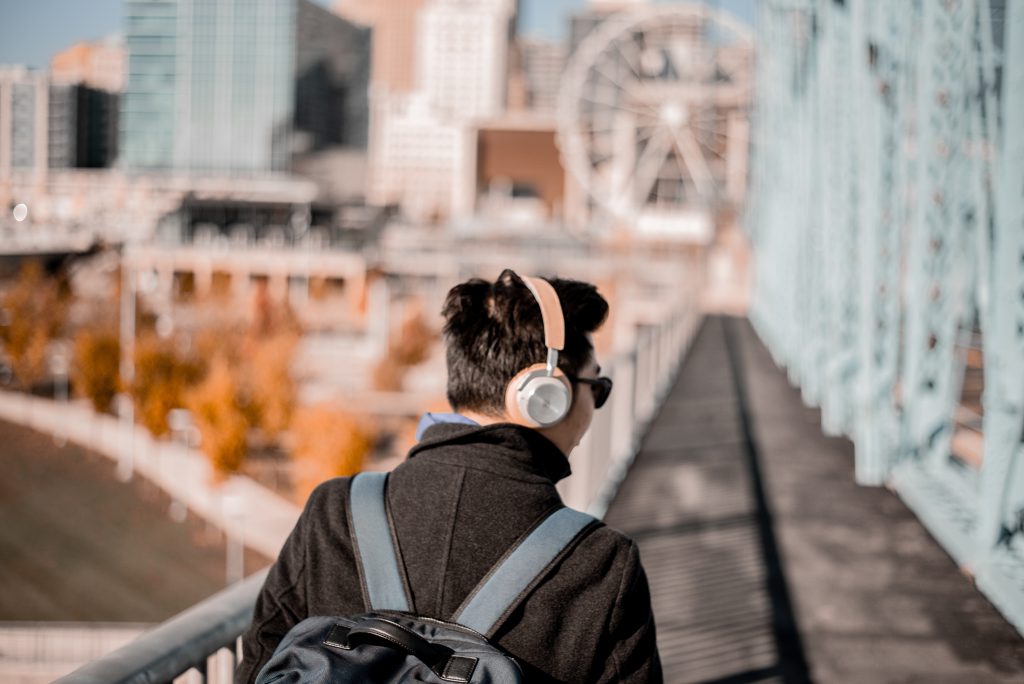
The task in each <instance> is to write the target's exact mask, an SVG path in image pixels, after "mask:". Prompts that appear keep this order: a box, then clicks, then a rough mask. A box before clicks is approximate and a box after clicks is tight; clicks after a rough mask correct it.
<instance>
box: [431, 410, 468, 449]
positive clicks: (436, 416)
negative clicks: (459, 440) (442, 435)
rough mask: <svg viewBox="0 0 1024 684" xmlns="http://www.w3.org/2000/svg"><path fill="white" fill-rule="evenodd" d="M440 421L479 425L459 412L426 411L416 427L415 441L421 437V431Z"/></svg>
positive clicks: (438, 423)
mask: <svg viewBox="0 0 1024 684" xmlns="http://www.w3.org/2000/svg"><path fill="white" fill-rule="evenodd" d="M441 423H462V424H463V425H480V423H478V422H476V421H475V420H473V419H472V418H467V417H466V416H464V415H462V414H461V413H430V412H429V411H428V412H427V413H424V414H423V417H422V418H420V424H419V425H418V426H417V427H416V441H417V442H418V441H420V440H421V439H423V432H424V431H425V430H426V429H427V428H428V427H430V426H431V425H440V424H441Z"/></svg>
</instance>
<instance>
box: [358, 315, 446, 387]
mask: <svg viewBox="0 0 1024 684" xmlns="http://www.w3.org/2000/svg"><path fill="white" fill-rule="evenodd" d="M436 338H437V334H436V333H435V332H434V331H433V330H431V329H430V326H428V325H427V321H426V318H425V316H424V315H423V309H422V307H421V306H419V305H418V304H417V305H414V306H413V307H411V308H410V309H409V311H408V313H407V314H406V316H405V318H404V320H403V321H402V324H401V325H400V326H399V327H398V334H396V335H393V336H392V338H391V341H390V343H389V344H388V350H387V353H386V354H385V355H384V356H383V357H382V358H381V359H380V360H379V361H377V363H376V364H375V365H374V367H373V370H372V372H371V377H370V381H371V383H372V385H373V388H374V389H376V390H379V391H381V392H398V391H401V389H402V383H403V380H404V379H405V374H406V372H407V371H408V370H409V369H410V368H412V367H413V366H415V365H417V364H419V363H422V362H423V361H425V360H426V359H427V357H428V356H429V354H430V347H431V345H432V344H433V343H434V340H435V339H436Z"/></svg>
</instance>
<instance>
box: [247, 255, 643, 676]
mask: <svg viewBox="0 0 1024 684" xmlns="http://www.w3.org/2000/svg"><path fill="white" fill-rule="evenodd" d="M528 280H529V279H528ZM530 282H531V283H532V282H533V281H530ZM548 282H549V283H550V286H551V287H553V289H554V293H555V294H557V300H558V302H556V304H559V306H560V308H561V313H562V322H564V348H563V349H562V350H561V352H560V353H559V354H558V355H557V368H558V370H559V371H561V374H564V377H565V378H566V379H567V382H568V384H569V387H570V388H571V404H570V406H569V408H568V413H567V415H565V417H564V418H563V419H561V420H560V421H559V422H557V424H553V425H551V426H549V427H539V428H538V427H526V426H525V425H524V424H517V422H518V423H523V422H524V421H523V420H522V417H521V416H519V415H518V413H517V412H516V411H513V410H511V409H510V408H509V405H508V403H507V394H508V388H509V384H510V382H511V381H512V380H513V378H515V377H518V376H519V374H520V372H521V371H523V369H526V368H529V367H530V366H533V365H535V364H538V363H541V364H543V362H544V360H545V358H546V357H547V355H548V352H549V349H548V346H547V344H546V332H547V331H546V329H545V320H544V317H543V316H542V312H541V307H540V304H539V302H540V301H541V300H540V297H539V295H536V294H535V291H536V287H535V286H534V285H532V284H531V285H530V286H528V285H527V283H526V282H524V280H523V279H522V278H520V277H519V276H517V275H516V274H515V273H513V272H512V271H505V272H503V273H502V274H501V276H499V278H498V280H497V281H496V282H494V283H488V282H486V281H484V280H480V279H473V280H470V281H468V282H466V283H463V284H461V285H458V286H456V287H454V288H453V289H452V290H451V292H449V293H448V298H447V300H446V302H445V306H444V312H443V313H444V317H445V321H446V323H445V327H444V337H445V344H446V347H447V361H448V401H449V403H450V404H451V406H452V407H453V409H454V410H455V411H456V412H457V413H456V414H446V415H440V416H438V415H431V414H427V416H425V417H424V420H423V422H422V423H421V441H420V443H419V444H418V445H417V446H415V447H414V448H413V449H412V450H411V451H410V453H409V457H408V460H406V461H405V462H404V463H403V464H401V465H400V466H398V467H397V468H395V470H394V471H393V472H392V474H391V476H390V478H389V481H388V489H387V505H388V508H389V510H390V513H391V516H392V520H393V524H394V531H395V536H396V537H397V540H398V547H399V550H400V554H401V559H402V562H403V563H404V566H405V572H406V575H407V578H408V583H409V590H410V593H411V595H412V599H413V603H414V612H415V613H417V614H419V615H426V616H430V617H435V618H439V619H450V618H451V616H452V615H453V614H454V613H455V611H456V610H457V609H458V608H459V606H460V605H461V604H462V603H463V600H464V599H465V598H466V596H467V595H468V594H469V592H471V591H472V590H473V588H474V587H475V586H476V585H477V584H478V583H479V582H480V580H481V579H482V578H483V577H484V575H485V574H487V572H488V571H489V570H490V569H491V568H492V567H493V566H494V565H495V564H496V563H497V562H498V561H499V560H500V559H501V558H502V556H503V555H504V554H505V553H506V551H507V550H508V549H509V548H511V547H512V546H513V545H514V544H515V543H516V542H517V541H518V540H519V539H521V538H522V537H523V536H524V535H525V534H526V533H527V532H528V531H529V530H531V529H532V528H533V527H534V526H535V525H536V524H537V523H538V521H540V520H541V519H542V518H544V516H546V515H547V514H548V513H550V512H551V511H552V510H553V509H555V508H557V507H560V506H561V505H562V501H561V498H560V497H559V495H558V492H557V490H556V489H555V483H556V482H557V481H558V480H560V479H562V478H563V477H566V476H568V475H569V473H570V468H569V460H568V458H567V456H568V454H569V453H570V452H571V451H572V450H573V448H574V447H575V446H576V445H577V444H578V443H579V441H580V439H581V438H582V437H583V434H584V433H585V432H586V431H587V428H588V427H589V426H590V422H591V420H592V418H593V415H594V410H595V409H596V408H598V407H599V406H600V405H601V404H603V403H604V400H605V399H606V398H607V393H608V391H609V390H610V382H609V381H607V380H606V379H599V378H598V377H597V376H598V373H599V371H600V367H599V366H598V364H597V360H596V359H595V357H594V348H593V343H592V341H591V335H592V334H593V332H594V331H595V330H597V329H598V328H599V327H600V326H601V324H602V323H603V322H604V320H605V318H606V316H607V314H608V303H607V302H606V301H605V300H604V298H603V297H602V296H601V295H600V294H598V292H597V289H596V288H595V287H594V286H593V285H590V284H588V283H583V282H578V281H573V280H566V279H557V278H556V279H551V280H550V281H548ZM541 285H544V284H543V283H541ZM545 287H547V285H545ZM513 414H515V415H513ZM348 488H349V479H348V478H338V479H334V480H331V481H328V482H325V483H324V484H322V485H321V486H320V487H318V488H317V489H316V491H314V492H313V494H312V495H311V496H310V499H309V501H308V502H307V504H306V508H305V510H304V511H303V513H302V516H301V518H300V519H299V521H298V523H297V524H296V526H295V529H294V530H293V531H292V533H291V535H290V536H289V538H288V540H287V542H286V543H285V546H284V548H283V549H282V551H281V555H280V557H279V558H278V560H277V562H276V563H275V564H274V566H273V567H272V568H271V571H270V574H269V576H268V577H267V581H266V584H265V585H264V587H263V590H262V591H261V593H260V596H259V599H258V600H257V603H256V610H255V615H254V617H253V623H252V626H251V627H250V629H249V631H248V632H247V633H246V634H245V636H244V638H243V647H244V658H243V662H242V664H241V666H240V667H239V669H238V671H237V675H236V681H237V682H250V681H252V680H253V679H254V678H255V676H256V674H257V673H258V671H259V669H260V668H261V667H262V666H263V664H264V663H265V662H266V661H267V659H268V658H269V657H270V655H271V654H272V653H273V651H274V648H275V647H276V646H277V643H278V642H279V641H280V640H281V637H282V636H284V634H285V633H286V632H287V631H288V630H289V629H290V628H291V627H292V626H294V625H295V624H296V623H298V622H299V621H301V620H302V619H304V618H305V617H307V616H311V615H354V614H359V613H362V612H365V610H366V609H367V608H366V606H365V605H364V604H363V597H362V593H361V588H360V582H359V579H358V575H357V570H356V566H355V560H354V557H353V552H352V546H351V542H350V532H349V528H348V522H347V516H346V500H347V496H348ZM492 641H493V642H494V643H496V644H497V645H498V646H499V647H500V648H502V649H503V650H504V651H505V652H506V653H508V654H509V655H511V656H512V657H514V658H515V659H516V661H517V662H518V663H519V664H520V666H521V667H522V669H523V672H524V674H525V676H526V681H529V682H660V681H661V679H662V675H661V665H660V661H659V659H658V652H657V646H656V643H655V632H654V621H653V617H652V614H651V602H650V593H649V590H648V586H647V578H646V576H645V574H644V570H643V567H642V566H641V564H640V557H639V554H638V552H637V548H636V545H635V544H634V543H633V542H632V541H631V540H630V539H628V538H627V537H625V536H624V535H622V534H621V533H619V532H617V531H615V530H612V529H611V528H609V527H606V526H604V525H602V524H599V525H596V526H594V527H592V528H590V529H589V530H588V531H586V532H584V534H583V536H582V537H581V538H580V539H579V541H578V542H577V543H576V544H575V545H574V546H572V547H571V548H570V549H569V550H568V552H567V553H566V554H565V555H564V556H563V557H562V558H561V559H559V561H558V562H557V564H556V565H555V566H554V567H553V569H552V571H551V572H550V573H549V574H548V575H547V576H545V577H544V578H543V579H542V580H541V581H540V583H539V584H538V585H537V586H536V588H535V589H534V590H533V591H532V592H531V593H530V594H529V595H528V596H527V598H526V599H525V600H524V601H523V602H522V603H521V604H520V605H519V606H518V608H517V609H516V610H515V611H513V612H512V614H511V615H509V616H507V618H506V619H505V620H504V621H503V622H502V623H501V625H500V627H499V628H498V631H497V632H496V633H495V634H494V638H493V639H492Z"/></svg>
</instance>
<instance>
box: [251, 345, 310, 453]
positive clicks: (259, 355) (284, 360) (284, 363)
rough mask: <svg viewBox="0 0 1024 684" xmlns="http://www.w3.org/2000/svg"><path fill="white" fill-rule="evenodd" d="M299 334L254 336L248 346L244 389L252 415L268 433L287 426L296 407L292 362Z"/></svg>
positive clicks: (270, 433) (274, 433) (277, 433)
mask: <svg viewBox="0 0 1024 684" xmlns="http://www.w3.org/2000/svg"><path fill="white" fill-rule="evenodd" d="M298 343H299V336H298V335H297V334H295V333H293V332H290V331H287V330H286V331H284V332H279V333H276V334H274V335H271V336H269V337H265V338H259V339H252V340H250V342H249V344H248V345H247V347H246V355H245V357H246V358H245V362H246V365H247V367H248V372H247V373H246V374H245V377H246V384H245V390H246V394H247V395H248V398H249V402H250V404H251V406H252V413H251V415H252V416H253V417H254V418H255V422H256V424H257V425H259V427H260V428H262V429H263V431H264V432H265V433H266V435H267V436H268V437H271V438H274V437H277V436H278V435H279V434H280V433H281V432H283V431H284V430H286V429H287V428H288V424H289V423H290V422H291V419H292V411H293V410H294V408H295V397H296V389H295V382H294V381H293V380H292V377H291V362H292V357H293V356H294V353H295V347H296V346H298Z"/></svg>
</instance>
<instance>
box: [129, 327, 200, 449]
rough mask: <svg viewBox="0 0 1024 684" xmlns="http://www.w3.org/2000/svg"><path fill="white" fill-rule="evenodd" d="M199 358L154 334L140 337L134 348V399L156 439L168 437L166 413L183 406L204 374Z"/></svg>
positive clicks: (136, 409) (142, 418) (144, 422)
mask: <svg viewBox="0 0 1024 684" xmlns="http://www.w3.org/2000/svg"><path fill="white" fill-rule="evenodd" d="M204 370H205V369H204V367H203V364H202V362H201V361H200V360H199V359H196V358H194V357H192V356H189V355H188V354H184V353H182V352H181V351H179V350H178V349H177V348H176V347H175V345H174V343H173V340H164V339H161V338H159V337H158V336H156V335H154V334H146V335H143V336H142V337H141V338H139V340H138V342H137V343H136V346H135V379H134V381H133V383H132V397H133V399H134V400H135V411H136V414H137V415H138V417H139V422H141V423H142V424H143V425H144V426H146V428H147V429H148V430H149V431H150V432H151V433H152V434H153V435H154V436H157V437H162V436H164V435H166V434H167V433H168V432H169V430H170V428H169V426H168V425H167V414H168V413H169V412H170V410H171V409H173V408H181V407H182V406H184V402H185V394H186V393H187V391H188V390H189V388H191V387H193V386H195V385H196V384H197V383H198V382H199V381H200V380H202V378H203V375H204Z"/></svg>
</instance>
